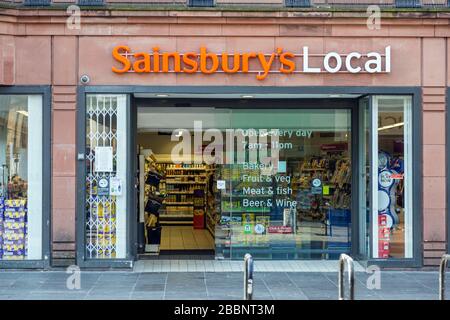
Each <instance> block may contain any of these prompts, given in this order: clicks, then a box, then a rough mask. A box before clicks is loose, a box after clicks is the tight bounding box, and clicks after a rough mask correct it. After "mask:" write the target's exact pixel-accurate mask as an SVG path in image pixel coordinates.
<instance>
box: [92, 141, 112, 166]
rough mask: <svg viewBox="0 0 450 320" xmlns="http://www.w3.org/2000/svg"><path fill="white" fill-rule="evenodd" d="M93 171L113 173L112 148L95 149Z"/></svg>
mask: <svg viewBox="0 0 450 320" xmlns="http://www.w3.org/2000/svg"><path fill="white" fill-rule="evenodd" d="M94 171H95V172H112V171H113V148H112V147H95V161H94Z"/></svg>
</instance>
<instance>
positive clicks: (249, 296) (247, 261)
mask: <svg viewBox="0 0 450 320" xmlns="http://www.w3.org/2000/svg"><path fill="white" fill-rule="evenodd" d="M244 300H253V257H252V255H251V254H250V253H247V254H246V255H245V257H244Z"/></svg>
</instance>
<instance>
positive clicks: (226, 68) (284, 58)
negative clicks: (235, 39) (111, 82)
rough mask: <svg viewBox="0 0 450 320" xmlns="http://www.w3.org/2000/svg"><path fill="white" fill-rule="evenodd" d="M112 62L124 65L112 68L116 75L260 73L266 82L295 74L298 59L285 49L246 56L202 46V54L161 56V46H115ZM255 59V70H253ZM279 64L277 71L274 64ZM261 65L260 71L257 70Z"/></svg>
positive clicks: (200, 51) (257, 77) (258, 77)
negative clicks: (148, 48) (271, 76)
mask: <svg viewBox="0 0 450 320" xmlns="http://www.w3.org/2000/svg"><path fill="white" fill-rule="evenodd" d="M112 55H113V58H114V59H115V61H117V62H119V63H120V64H121V65H120V67H118V66H113V67H112V71H113V72H115V73H119V74H121V73H125V72H133V71H134V72H136V73H158V72H162V73H168V72H174V73H188V74H193V73H203V74H214V73H216V72H224V73H228V74H233V73H238V72H241V73H248V72H258V73H257V74H256V75H255V77H256V79H257V80H264V79H266V78H267V76H268V75H269V73H271V72H278V73H283V74H288V73H293V72H294V71H295V68H296V65H295V57H296V55H295V54H294V53H292V52H283V48H280V47H278V48H276V49H275V50H274V51H273V52H272V53H263V52H258V53H255V52H245V53H237V52H235V53H228V52H221V53H214V52H208V50H207V48H206V47H205V46H201V47H200V50H199V52H194V51H192V52H186V53H180V52H177V51H172V52H161V51H160V48H159V46H154V47H152V51H150V52H136V53H132V51H131V49H130V47H128V46H122V45H120V46H116V47H114V49H113V51H112ZM251 59H254V61H253V62H254V63H253V64H254V67H252V68H251V67H250V65H253V64H252V60H251ZM276 60H277V64H276V67H275V68H274V66H275V61H276ZM257 65H259V67H258V66H257Z"/></svg>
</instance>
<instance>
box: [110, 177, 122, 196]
mask: <svg viewBox="0 0 450 320" xmlns="http://www.w3.org/2000/svg"><path fill="white" fill-rule="evenodd" d="M109 194H110V195H112V196H121V195H122V179H119V178H117V177H111V178H110V179H109Z"/></svg>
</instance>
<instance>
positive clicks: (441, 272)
mask: <svg viewBox="0 0 450 320" xmlns="http://www.w3.org/2000/svg"><path fill="white" fill-rule="evenodd" d="M448 260H450V254H444V255H443V256H442V259H441V264H440V266H439V300H445V271H446V270H447V265H448Z"/></svg>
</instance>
